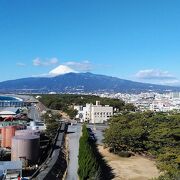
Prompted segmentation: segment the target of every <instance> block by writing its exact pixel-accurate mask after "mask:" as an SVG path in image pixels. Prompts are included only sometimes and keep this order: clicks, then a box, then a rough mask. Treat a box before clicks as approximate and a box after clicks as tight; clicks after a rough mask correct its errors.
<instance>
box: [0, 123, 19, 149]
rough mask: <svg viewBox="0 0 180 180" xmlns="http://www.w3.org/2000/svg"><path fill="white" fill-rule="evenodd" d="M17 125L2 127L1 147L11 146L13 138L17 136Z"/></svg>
mask: <svg viewBox="0 0 180 180" xmlns="http://www.w3.org/2000/svg"><path fill="white" fill-rule="evenodd" d="M15 131H16V126H7V127H3V128H2V141H1V147H4V148H11V144H12V138H13V137H14V136H15Z"/></svg>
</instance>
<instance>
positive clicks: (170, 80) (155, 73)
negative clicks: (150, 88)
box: [135, 69, 180, 86]
mask: <svg viewBox="0 0 180 180" xmlns="http://www.w3.org/2000/svg"><path fill="white" fill-rule="evenodd" d="M135 77H136V78H137V79H139V80H140V81H141V82H148V83H155V84H161V85H170V86H179V85H180V80H179V79H178V78H176V77H175V76H174V75H173V74H171V73H170V72H168V71H163V70H160V69H145V70H140V71H138V72H137V73H136V74H135Z"/></svg>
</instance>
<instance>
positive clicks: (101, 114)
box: [74, 101, 113, 123]
mask: <svg viewBox="0 0 180 180" xmlns="http://www.w3.org/2000/svg"><path fill="white" fill-rule="evenodd" d="M74 109H76V110H77V111H78V115H77V116H76V118H77V119H79V120H80V122H88V123H104V122H107V121H108V120H109V118H110V117H111V116H113V107H111V106H109V105H105V106H102V105H100V102H99V101H96V105H93V104H86V106H85V107H83V106H74Z"/></svg>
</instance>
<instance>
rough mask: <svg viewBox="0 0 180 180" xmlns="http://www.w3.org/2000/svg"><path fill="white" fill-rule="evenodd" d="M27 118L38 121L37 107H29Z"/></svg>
mask: <svg viewBox="0 0 180 180" xmlns="http://www.w3.org/2000/svg"><path fill="white" fill-rule="evenodd" d="M28 116H29V118H31V119H33V120H34V121H40V119H41V118H40V113H39V112H38V110H37V108H36V107H35V106H34V105H32V106H31V107H30V109H29V114H28Z"/></svg>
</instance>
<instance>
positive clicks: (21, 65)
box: [16, 62, 26, 67]
mask: <svg viewBox="0 0 180 180" xmlns="http://www.w3.org/2000/svg"><path fill="white" fill-rule="evenodd" d="M16 65H17V66H20V67H24V66H26V64H24V63H21V62H18V63H16Z"/></svg>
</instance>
